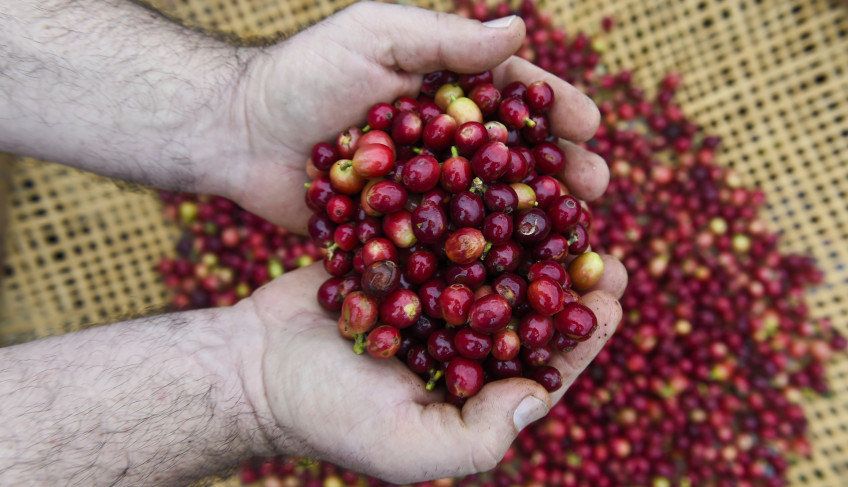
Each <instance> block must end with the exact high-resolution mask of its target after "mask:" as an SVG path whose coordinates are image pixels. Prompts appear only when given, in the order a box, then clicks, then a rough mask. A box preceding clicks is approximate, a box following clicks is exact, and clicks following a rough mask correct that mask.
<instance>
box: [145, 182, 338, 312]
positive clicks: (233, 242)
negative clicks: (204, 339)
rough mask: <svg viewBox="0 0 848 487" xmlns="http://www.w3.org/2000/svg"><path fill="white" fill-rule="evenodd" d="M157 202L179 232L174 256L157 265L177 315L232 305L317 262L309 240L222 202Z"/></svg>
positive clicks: (173, 196) (171, 198)
mask: <svg viewBox="0 0 848 487" xmlns="http://www.w3.org/2000/svg"><path fill="white" fill-rule="evenodd" d="M160 197H161V199H162V201H163V203H164V209H163V211H164V213H165V218H166V219H167V220H168V221H170V222H172V223H173V224H175V225H177V226H178V228H179V230H180V237H179V240H178V241H177V245H176V249H175V254H176V255H175V256H174V257H165V258H163V259H161V260H160V261H159V263H158V264H157V270H158V272H159V274H160V275H161V276H162V280H163V282H164V284H165V286H166V287H167V288H168V289H169V290H170V291H171V293H172V298H171V305H172V307H174V308H175V309H177V310H188V309H200V308H208V307H214V306H230V305H233V304H235V303H236V302H237V301H238V300H240V299H242V298H245V297H247V296H249V295H250V294H251V293H252V292H253V290H254V289H256V288H258V287H259V286H261V285H263V284H265V283H266V282H268V281H270V280H271V279H273V278H275V277H277V276H279V275H282V274H283V273H284V272H287V271H290V270H294V269H297V268H298V267H303V266H307V265H309V264H311V263H313V262H315V261H317V260H319V259H321V258H322V257H323V251H322V250H321V249H319V248H318V247H317V246H316V245H315V244H314V243H313V242H312V241H311V240H310V239H309V238H307V237H304V236H300V235H295V234H292V233H289V232H288V231H286V230H285V229H282V228H280V227H277V226H276V225H273V224H272V223H270V222H268V221H267V220H265V219H263V218H260V217H258V216H256V215H254V214H253V213H250V212H248V211H246V210H244V209H242V208H241V207H239V206H238V205H236V204H235V203H233V202H232V201H230V200H228V199H226V198H222V197H219V196H208V195H195V194H189V193H174V192H167V191H163V192H161V193H160Z"/></svg>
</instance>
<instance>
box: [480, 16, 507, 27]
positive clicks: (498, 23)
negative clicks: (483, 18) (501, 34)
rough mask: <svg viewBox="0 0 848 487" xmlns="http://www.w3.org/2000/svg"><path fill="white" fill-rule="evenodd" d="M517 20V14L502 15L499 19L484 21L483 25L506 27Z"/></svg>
mask: <svg viewBox="0 0 848 487" xmlns="http://www.w3.org/2000/svg"><path fill="white" fill-rule="evenodd" d="M514 20H515V15H510V16H509V17H501V18H499V19H494V20H490V21H488V22H483V25H485V26H486V27H492V28H493V29H506V28H507V27H509V26H510V24H512V22H513V21H514Z"/></svg>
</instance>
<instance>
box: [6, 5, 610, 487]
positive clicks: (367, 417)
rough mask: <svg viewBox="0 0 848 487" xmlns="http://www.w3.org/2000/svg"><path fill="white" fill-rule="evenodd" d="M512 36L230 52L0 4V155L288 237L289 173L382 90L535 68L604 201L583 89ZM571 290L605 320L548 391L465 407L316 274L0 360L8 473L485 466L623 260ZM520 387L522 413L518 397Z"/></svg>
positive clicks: (110, 14) (348, 15)
mask: <svg viewBox="0 0 848 487" xmlns="http://www.w3.org/2000/svg"><path fill="white" fill-rule="evenodd" d="M523 37H524V26H523V23H522V22H521V20H520V19H511V20H509V19H507V20H504V21H502V22H501V23H500V25H495V26H484V25H482V24H480V23H479V22H476V21H471V20H466V19H461V18H458V17H454V16H450V15H445V14H436V13H433V12H428V11H420V10H415V9H412V8H410V7H401V6H393V5H384V4H368V3H364V4H358V5H356V6H354V7H352V8H348V9H346V10H344V11H342V12H341V13H339V14H337V15H335V16H333V17H331V18H329V19H328V20H326V21H324V22H322V23H319V24H317V25H315V26H313V27H312V28H310V29H307V30H306V31H304V32H302V33H300V34H298V35H296V36H294V37H292V38H291V39H289V40H287V41H285V42H282V43H280V44H278V45H275V46H272V47H268V48H263V49H258V48H236V47H232V46H229V45H227V44H224V43H221V42H218V41H215V40H213V39H210V38H208V37H205V36H202V35H200V34H196V33H192V32H188V31H186V30H184V29H182V28H180V27H178V26H176V25H173V24H172V23H170V22H168V21H166V20H165V19H162V18H160V17H159V16H158V15H157V14H155V13H152V12H150V11H147V10H144V9H142V8H140V7H138V6H136V5H134V4H131V3H128V2H124V1H119V0H79V1H74V2H71V1H69V0H50V1H35V0H24V1H16V2H5V3H4V4H2V5H0V150H5V151H10V152H15V153H19V154H25V155H30V156H35V157H40V158H43V159H47V160H52V161H56V162H61V163H65V164H69V165H73V166H76V167H80V168H83V169H87V170H91V171H94V172H98V173H101V174H105V175H108V176H112V177H118V178H122V179H126V180H130V181H134V182H138V183H141V184H146V185H150V186H155V187H164V188H169V189H177V190H185V191H194V192H201V193H214V194H219V195H222V196H226V197H229V198H232V199H234V200H235V201H237V202H238V203H239V204H241V205H242V206H244V207H246V208H248V209H250V210H252V211H254V212H256V213H258V214H260V215H262V216H264V217H266V218H269V219H271V220H272V221H274V222H275V223H277V224H280V225H282V226H284V227H286V228H289V229H291V230H295V231H302V230H303V229H304V228H305V222H306V219H307V217H308V212H307V210H306V208H305V206H304V204H303V191H304V190H303V183H304V182H305V181H306V180H307V176H306V174H305V172H304V162H305V160H306V157H307V155H308V152H309V150H310V148H311V146H312V144H314V143H315V142H317V141H320V140H327V139H331V138H333V136H334V134H336V133H338V132H339V131H340V130H342V129H344V128H346V127H347V126H349V125H353V124H361V123H362V118H363V116H362V115H363V114H364V113H365V111H366V110H367V108H368V107H369V106H370V105H372V104H373V103H376V102H379V101H391V100H392V99H394V98H395V97H397V96H399V95H414V94H415V93H416V92H417V91H418V88H419V86H420V81H421V75H422V73H426V72H428V71H433V70H436V69H454V70H457V71H462V72H478V71H482V70H485V69H493V71H494V73H495V76H496V81H497V84H499V85H501V86H503V85H504V84H505V83H507V82H509V81H513V80H522V81H525V82H532V81H536V80H539V79H544V80H546V81H548V82H549V83H550V84H551V85H552V86H553V87H554V89H555V91H556V96H557V103H556V105H555V107H554V109H553V112H552V113H551V117H552V124H551V125H552V127H554V129H555V131H556V135H558V136H559V137H561V138H562V140H561V145H562V147H563V148H564V149H565V152H566V155H567V167H566V169H565V171H564V173H563V174H561V175H560V176H561V178H562V179H563V181H564V182H565V183H566V185H567V186H568V187H569V189H570V190H571V191H572V192H573V193H574V194H575V195H577V196H578V197H580V198H583V199H587V200H589V199H594V198H596V197H598V196H600V195H601V194H602V193H603V191H604V188H605V187H606V185H607V182H608V179H609V173H608V171H607V168H606V165H605V164H604V163H603V161H601V160H600V159H599V158H597V157H596V156H594V155H592V154H590V153H588V152H586V151H584V150H583V149H581V148H580V147H579V146H578V145H576V144H575V142H579V141H583V140H587V139H588V138H590V137H591V136H592V134H593V133H594V131H595V129H596V128H597V124H598V112H597V109H596V108H595V106H594V105H593V104H592V102H591V101H590V100H588V99H587V98H586V97H585V96H583V95H582V94H580V93H579V92H578V91H577V90H576V89H574V88H573V87H571V86H569V85H568V84H566V83H564V82H563V81H561V80H558V79H556V78H554V77H553V76H551V75H549V74H547V73H545V72H543V71H540V70H538V69H537V68H535V67H534V66H532V65H531V64H529V63H527V62H525V61H522V60H520V59H517V58H515V57H512V54H513V53H514V52H515V51H516V50H517V49H518V47H519V46H520V45H521V42H522V40H523ZM604 260H605V263H606V270H605V273H604V276H603V278H602V279H601V282H599V283H598V285H596V286H595V289H593V290H591V291H590V292H589V293H587V294H586V295H585V296H584V300H585V302H586V303H587V304H588V305H589V306H590V307H591V308H592V309H593V310H594V311H595V313H596V314H597V316H598V320H599V324H600V327H599V329H598V331H597V332H596V334H595V335H594V336H593V338H592V339H590V340H589V341H587V342H585V343H582V344H581V345H579V346H578V347H577V348H576V349H575V350H574V351H573V352H571V353H569V354H565V355H557V356H556V357H555V359H554V365H555V366H556V367H557V368H558V369H559V370H560V371H561V372H562V373H563V377H564V385H565V387H563V388H562V389H560V390H559V391H557V392H555V393H553V394H548V393H547V392H546V391H545V390H544V389H543V388H542V387H541V386H539V385H538V384H536V383H534V382H532V381H529V380H525V379H510V380H504V381H497V382H493V383H491V384H488V385H486V386H485V387H484V388H483V389H482V390H481V392H480V393H479V394H478V395H476V396H475V397H473V398H472V399H470V400H469V401H468V402H467V403H466V404H465V406H464V407H463V408H462V409H461V410H460V409H457V408H456V407H454V406H450V405H447V404H445V403H443V402H441V401H442V396H441V395H440V393H439V392H427V391H425V390H424V388H423V383H422V382H421V380H420V379H419V378H418V377H417V376H415V375H414V374H412V373H411V372H409V371H408V370H407V369H406V368H405V367H404V366H403V365H402V364H401V363H400V362H399V361H395V360H388V361H379V360H377V359H373V358H370V357H363V356H358V355H355V354H353V353H352V351H351V342H349V341H346V340H344V339H343V338H341V337H340V336H339V335H338V331H337V329H336V324H335V320H334V318H333V317H332V316H331V315H330V314H328V313H326V312H325V311H324V310H323V309H321V308H320V306H319V305H318V304H317V301H316V300H315V292H316V290H317V288H318V286H319V285H320V283H321V282H323V280H324V279H326V277H327V276H326V274H325V273H324V270H323V269H322V268H321V266H320V265H313V266H311V267H308V268H305V269H301V270H298V271H296V272H293V273H290V274H287V275H284V276H282V277H280V278H278V279H276V280H274V281H272V282H271V283H269V284H268V285H266V286H264V287H262V288H260V289H259V290H257V291H256V292H255V293H254V294H253V296H251V297H250V298H248V299H245V300H243V301H241V302H240V303H238V304H237V305H235V306H233V307H228V308H218V309H214V310H203V311H195V312H187V313H180V314H172V315H162V316H156V317H151V318H143V319H139V320H134V321H129V322H123V323H115V324H112V325H108V326H103V327H97V328H93V329H89V330H85V331H81V332H76V333H70V334H66V335H62V336H58V337H52V338H48V339H43V340H39V341H35V342H32V343H28V344H23V345H18V346H14V347H8V348H4V349H0V484H2V485H14V484H16V483H17V484H25V485H48V484H50V485H54V484H56V483H58V484H60V485H65V484H67V485H101V484H102V485H179V484H186V483H189V482H191V481H193V480H196V479H198V478H201V477H204V476H207V475H210V474H215V473H219V472H221V471H225V470H226V469H228V468H232V467H234V466H235V465H237V464H238V462H239V461H241V460H243V459H245V458H248V457H250V456H254V455H272V454H290V455H301V456H306V457H309V458H313V459H321V460H327V461H331V462H334V463H337V464H339V465H342V466H345V467H348V468H352V469H355V470H357V471H360V472H364V473H366V474H370V475H375V476H378V477H380V478H383V479H385V480H388V481H392V482H398V483H401V482H412V481H418V480H425V479H433V478H439V477H445V476H459V475H465V474H469V473H473V472H478V471H482V470H487V469H490V468H492V467H493V466H494V465H495V463H496V462H497V461H498V460H499V459H500V458H501V457H502V456H503V454H504V453H505V451H506V449H507V448H508V446H509V445H510V443H511V441H512V440H513V439H514V438H515V435H516V434H517V432H518V430H519V429H520V428H522V427H524V426H526V424H527V423H528V422H530V421H532V420H535V419H538V418H540V417H542V416H543V415H544V414H546V413H547V411H548V410H549V408H550V407H551V405H552V404H554V403H555V402H556V401H558V400H560V398H561V397H562V395H563V393H564V392H565V390H566V389H567V387H568V385H570V384H571V383H572V382H573V380H574V379H575V378H576V377H577V376H578V375H579V374H580V372H581V371H582V370H583V369H584V368H585V367H586V366H587V365H588V363H589V362H590V361H591V359H592V358H593V357H594V356H595V354H597V352H598V351H599V350H600V349H601V347H602V346H603V345H604V343H606V340H607V339H609V337H610V336H611V335H612V333H613V332H614V331H615V328H616V326H617V324H618V323H619V321H620V320H621V309H620V306H619V304H618V301H617V299H618V298H619V297H620V296H621V294H622V293H623V291H624V287H625V285H626V280H627V277H626V273H625V272H624V269H623V267H622V265H621V264H620V263H619V262H617V261H616V260H615V259H613V258H611V257H604ZM525 400H526V402H524V401H525Z"/></svg>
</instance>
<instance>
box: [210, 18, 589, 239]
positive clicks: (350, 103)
mask: <svg viewBox="0 0 848 487" xmlns="http://www.w3.org/2000/svg"><path fill="white" fill-rule="evenodd" d="M524 35H525V30H524V23H523V21H522V20H521V19H520V18H518V17H508V18H505V19H499V20H498V21H496V22H493V23H490V24H489V25H486V24H482V23H480V22H478V21H476V20H469V19H465V18H462V17H459V16H456V15H451V14H445V13H439V12H434V11H430V10H424V9H419V8H415V7H408V6H401V5H390V4H382V3H371V2H361V3H356V4H354V5H352V6H350V7H348V8H346V9H344V10H342V11H341V12H339V13H337V14H336V15H333V16H331V17H329V18H327V19H326V20H324V21H322V22H320V23H318V24H316V25H314V26H312V27H310V28H309V29H306V30H304V31H302V32H300V33H298V34H297V35H295V36H293V37H292V38H290V39H288V40H286V41H284V42H282V43H280V44H278V45H276V46H273V47H270V48H265V49H262V50H260V51H256V52H253V53H252V54H251V57H250V59H249V61H248V62H247V63H246V67H245V69H244V74H243V75H242V77H241V80H240V82H239V83H238V86H237V88H236V89H235V90H234V91H233V92H234V95H233V101H232V102H231V103H230V105H232V106H231V107H230V109H229V110H228V114H229V115H228V116H227V117H225V118H226V120H225V122H224V123H223V124H218V125H217V126H219V127H222V128H221V129H220V132H221V135H220V137H219V138H218V139H219V140H220V141H221V143H222V144H226V146H227V148H228V149H227V157H226V159H227V160H226V161H222V164H224V165H225V167H222V168H221V170H220V171H218V173H219V174H220V176H219V177H223V178H225V179H226V181H225V186H226V190H225V193H226V195H227V196H229V197H231V198H232V199H234V200H236V201H237V202H239V203H240V204H241V205H242V206H244V207H245V208H247V209H248V210H251V211H253V212H254V213H257V214H259V215H261V216H263V217H265V218H268V219H270V220H271V221H273V222H274V223H276V224H278V225H281V226H283V227H284V228H287V229H289V230H292V231H296V232H300V233H305V230H306V222H307V219H308V217H309V215H310V211H309V210H308V209H307V207H306V205H305V203H304V192H305V189H304V183H306V182H307V181H308V178H307V175H306V173H305V163H306V160H307V158H308V156H309V153H310V150H311V148H312V146H313V145H314V144H315V143H317V142H320V141H329V140H335V137H336V136H337V135H338V133H339V132H341V131H343V130H345V129H347V128H348V127H350V126H352V125H359V126H364V124H365V114H366V113H367V110H368V109H369V108H370V107H371V106H372V105H374V104H375V103H378V102H392V101H393V100H394V99H396V98H397V97H399V96H402V95H408V96H415V95H417V93H418V92H419V91H420V87H421V81H422V78H423V75H424V74H426V73H429V72H432V71H436V70H441V69H450V70H453V71H456V72H460V73H476V72H481V71H485V70H489V69H491V70H493V72H494V74H495V81H496V85H498V86H500V87H503V86H504V85H505V84H507V83H509V82H511V81H516V80H520V81H524V82H525V83H530V82H533V81H537V80H542V79H543V80H546V81H548V83H549V84H551V85H552V87H553V88H554V90H555V94H556V100H557V101H556V103H555V105H554V107H553V109H552V111H551V112H550V113H549V117H550V119H551V120H550V122H551V123H550V126H551V127H552V130H553V132H554V133H555V134H556V135H558V136H559V137H561V138H562V139H563V140H564V141H565V140H570V141H583V140H587V139H589V138H591V137H592V135H593V134H594V132H595V130H596V129H597V126H598V120H599V115H598V110H597V108H596V107H595V105H594V104H593V103H592V102H591V100H589V99H588V98H587V97H586V96H584V95H583V94H582V93H580V92H579V91H578V90H577V89H575V88H574V87H572V86H571V85H569V84H568V83H566V82H564V81H562V80H561V79H559V78H557V77H555V76H553V75H550V74H549V73H547V72H545V71H543V70H541V69H539V68H538V67H536V66H534V65H532V64H531V63H529V62H527V61H525V60H523V59H520V58H517V57H514V56H512V55H513V54H514V53H515V52H516V51H517V50H518V49H519V47H520V46H521V44H522V42H523V40H524ZM564 144H566V145H567V147H568V149H567V151H566V155H567V156H569V157H570V158H571V160H574V159H575V158H577V159H586V158H589V156H588V155H587V154H585V153H584V151H583V150H582V149H579V148H578V147H577V146H575V145H573V144H568V143H566V142H564ZM233 151H235V152H233ZM594 166H595V167H594V168H593V169H592V171H596V172H602V171H605V170H606V167H605V165H603V164H602V163H596V164H595V165H594ZM601 166H603V167H601ZM580 178H583V176H581V175H576V174H574V175H570V176H567V177H566V182H567V183H572V182H573V183H574V184H582V183H581V182H580ZM604 187H605V185H604ZM602 191H603V189H601V192H602ZM598 195H600V193H592V194H589V196H590V197H591V198H594V197H597V196H598Z"/></svg>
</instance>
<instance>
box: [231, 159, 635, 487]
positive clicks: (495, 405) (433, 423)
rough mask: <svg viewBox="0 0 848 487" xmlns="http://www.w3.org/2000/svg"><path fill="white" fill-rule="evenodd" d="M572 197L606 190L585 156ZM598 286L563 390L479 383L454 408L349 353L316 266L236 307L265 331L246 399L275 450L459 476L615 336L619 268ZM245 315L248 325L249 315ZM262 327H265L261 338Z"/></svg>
mask: <svg viewBox="0 0 848 487" xmlns="http://www.w3.org/2000/svg"><path fill="white" fill-rule="evenodd" d="M573 170H574V172H575V173H576V174H582V175H583V176H582V177H581V179H580V184H578V185H575V186H576V187H578V188H580V189H579V190H577V191H576V194H577V195H578V196H582V197H585V196H586V195H587V194H591V193H593V192H597V191H599V190H600V189H601V188H603V187H604V186H605V185H606V180H605V177H604V176H603V175H604V173H603V172H600V173H599V172H593V171H592V170H591V165H590V163H588V162H587V161H583V162H582V163H578V164H577V165H576V167H574V168H573ZM604 263H605V271H604V274H603V276H602V278H601V280H600V281H599V282H598V283H597V284H596V285H595V286H594V287H593V288H592V289H591V290H590V291H589V292H588V293H586V294H585V295H584V296H583V303H584V304H586V305H587V306H589V307H590V308H591V309H592V310H593V312H594V313H595V315H596V316H597V318H598V325H599V327H598V329H597V330H596V331H595V333H594V334H593V335H592V337H591V338H590V339H589V340H588V341H586V342H582V343H580V344H579V345H578V346H577V347H576V348H575V349H574V350H572V351H571V352H569V353H566V354H562V353H559V352H557V353H555V355H554V358H553V360H552V361H551V365H553V366H554V367H556V368H557V369H558V370H559V371H560V373H561V374H562V377H563V386H562V387H561V388H560V389H559V390H557V391H555V392H554V393H551V394H549V393H548V392H547V391H546V390H545V389H544V388H543V387H542V386H540V385H539V384H537V383H535V382H534V381H532V380H530V379H523V378H513V379H506V380H498V381H494V382H491V383H489V384H487V385H485V386H484V387H483V388H482V389H481V390H480V391H479V392H478V393H477V394H476V395H474V396H472V397H471V398H469V399H468V400H467V401H466V402H465V404H464V405H463V407H462V409H457V408H456V407H455V406H453V405H450V404H448V403H445V402H444V399H445V398H444V393H443V392H441V393H440V392H428V391H427V390H426V389H425V382H424V381H423V380H422V379H421V378H420V377H419V376H418V375H416V374H415V373H413V372H412V371H411V370H409V369H408V368H407V367H406V365H405V364H404V363H403V362H401V361H399V360H397V359H394V358H392V359H388V360H379V359H375V358H373V357H371V356H369V355H367V354H365V355H363V356H358V355H356V354H354V353H353V351H352V348H353V342H351V341H349V340H346V339H344V338H342V337H341V335H340V334H339V332H338V329H337V325H336V320H337V316H334V315H333V314H332V313H328V312H327V311H325V310H324V309H323V308H322V307H321V306H320V305H319V304H318V302H317V299H316V295H315V294H316V289H318V287H319V286H320V285H321V283H322V282H323V281H324V280H326V279H327V277H328V276H327V274H326V272H325V271H324V269H323V267H322V266H321V265H320V264H318V263H316V264H313V265H312V266H310V267H308V268H304V269H299V270H297V271H295V272H292V273H289V274H286V275H284V276H282V277H280V278H278V279H276V280H275V281H272V282H271V283H269V284H267V285H266V286H264V287H262V288H260V289H258V290H257V291H256V292H255V293H254V294H253V295H252V296H251V297H250V298H247V299H246V300H244V301H242V302H241V303H239V304H238V305H237V307H243V308H246V309H247V310H250V312H249V313H247V312H245V311H244V310H242V312H243V313H245V314H242V315H241V316H243V317H244V319H245V320H247V321H248V322H251V323H258V326H251V327H250V329H253V330H256V329H258V330H260V331H259V333H263V334H264V336H263V338H262V342H261V343H262V346H261V347H260V349H261V352H258V353H255V354H253V356H252V358H251V359H250V360H251V361H260V364H259V365H251V366H249V367H247V369H248V370H262V374H261V375H262V376H261V377H259V378H248V380H249V382H252V384H253V385H252V386H250V387H247V391H248V393H247V400H248V401H247V402H248V403H249V404H252V405H254V407H255V408H256V415H257V417H259V418H262V420H261V421H260V422H261V423H262V424H264V425H265V426H264V428H263V432H264V433H265V436H266V437H268V438H272V439H273V440H272V443H273V446H274V448H275V449H276V450H274V451H275V453H285V454H294V455H300V456H304V457H308V458H312V459H320V460H326V461H330V462H332V463H335V464H337V465H341V466H344V467H347V468H350V469H353V470H355V471H359V472H362V473H365V474H368V475H373V476H377V477H379V478H381V479H383V480H387V481H391V482H395V483H407V482H414V481H420V480H425V479H433V478H439V477H447V476H461V475H466V474H470V473H475V472H480V471H485V470H489V469H491V468H493V467H494V466H495V464H496V463H497V462H498V461H500V460H501V458H502V457H503V455H504V454H505V452H506V450H507V448H508V447H509V445H510V444H511V443H512V441H513V440H514V438H515V436H516V435H517V433H518V431H520V430H521V429H522V428H523V427H525V426H526V425H527V424H528V423H530V422H531V421H533V420H536V419H539V418H541V417H542V416H544V415H545V414H546V413H547V412H548V411H549V410H550V408H551V407H552V405H553V404H554V403H556V402H557V401H558V400H560V398H561V397H562V396H563V394H564V393H565V391H566V390H567V389H568V387H569V386H570V385H571V384H572V383H573V381H574V380H575V379H576V378H577V376H578V375H579V374H580V373H581V372H582V371H583V370H584V369H585V367H586V366H587V365H588V364H589V362H591V360H592V359H593V358H594V357H595V355H596V354H597V353H598V352H599V351H600V350H601V348H602V347H603V346H604V344H605V343H606V342H607V340H608V339H609V338H610V337H611V336H612V334H613V333H614V331H615V328H616V326H617V325H618V323H619V322H620V320H621V317H622V312H621V307H620V305H619V303H618V298H620V297H621V295H622V293H623V291H624V287H625V285H626V281H627V274H626V271H625V269H624V267H623V265H622V264H621V263H620V262H619V261H618V260H616V259H614V258H612V257H609V256H604ZM251 314H253V315H254V316H255V318H252V317H251ZM263 331H264V332H263Z"/></svg>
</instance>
